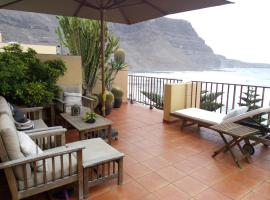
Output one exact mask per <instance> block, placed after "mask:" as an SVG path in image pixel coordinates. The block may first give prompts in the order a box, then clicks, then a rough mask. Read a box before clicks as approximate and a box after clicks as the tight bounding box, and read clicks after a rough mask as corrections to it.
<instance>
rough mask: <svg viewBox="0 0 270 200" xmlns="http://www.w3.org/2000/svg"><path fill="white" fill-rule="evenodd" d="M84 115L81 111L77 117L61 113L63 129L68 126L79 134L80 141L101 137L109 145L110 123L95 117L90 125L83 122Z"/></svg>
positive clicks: (110, 137) (110, 138)
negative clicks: (94, 120)
mask: <svg viewBox="0 0 270 200" xmlns="http://www.w3.org/2000/svg"><path fill="white" fill-rule="evenodd" d="M84 114H85V112H84V111H82V113H81V115H79V116H72V115H71V114H70V113H61V114H60V115H61V117H62V118H63V119H64V121H65V127H67V124H70V125H71V126H72V127H74V128H75V129H76V130H77V131H78V132H79V135H80V140H85V139H91V138H97V137H101V138H103V139H105V140H107V142H108V143H109V144H111V140H112V134H111V128H112V121H110V120H108V119H106V118H104V117H102V116H100V115H97V118H96V122H95V123H92V124H90V123H86V122H85V121H84V120H83V116H84ZM66 123H67V124H66Z"/></svg>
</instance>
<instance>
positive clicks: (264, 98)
mask: <svg viewBox="0 0 270 200" xmlns="http://www.w3.org/2000/svg"><path fill="white" fill-rule="evenodd" d="M168 83H169V84H173V83H182V80H181V79H170V78H158V77H148V76H137V75H128V98H129V100H130V102H131V103H133V102H138V103H142V104H145V105H149V106H150V108H153V107H155V108H158V109H163V95H164V85H165V84H168ZM190 92H191V94H190V96H191V102H190V103H191V105H187V106H190V107H200V108H202V109H206V110H211V111H216V112H220V113H228V111H230V110H231V109H234V108H236V107H239V106H240V105H244V104H249V107H253V108H254V109H255V108H257V107H264V106H269V105H270V104H269V103H270V87H267V86H257V85H247V84H234V83H218V82H206V81H191V91H190ZM252 95H253V97H252ZM252 98H253V101H251V102H250V99H252ZM198 104H199V105H198Z"/></svg>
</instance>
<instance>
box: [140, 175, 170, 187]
mask: <svg viewBox="0 0 270 200" xmlns="http://www.w3.org/2000/svg"><path fill="white" fill-rule="evenodd" d="M136 181H137V182H138V183H140V184H141V185H142V186H143V187H144V188H146V189H147V190H148V191H150V192H153V191H155V190H157V189H159V188H161V187H163V186H165V185H168V184H169V183H168V182H167V181H166V180H165V179H164V178H162V177H161V176H160V175H158V174H157V173H154V172H152V173H150V174H147V175H145V176H143V177H141V178H138V179H137V180H136Z"/></svg>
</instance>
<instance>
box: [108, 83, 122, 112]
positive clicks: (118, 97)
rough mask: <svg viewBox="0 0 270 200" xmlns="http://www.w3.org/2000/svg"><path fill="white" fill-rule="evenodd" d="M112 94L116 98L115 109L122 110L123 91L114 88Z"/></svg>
mask: <svg viewBox="0 0 270 200" xmlns="http://www.w3.org/2000/svg"><path fill="white" fill-rule="evenodd" d="M111 92H112V93H113V96H114V105H113V107H114V108H120V107H121V104H122V99H123V95H124V92H123V90H122V89H120V88H118V87H114V88H112V90H111Z"/></svg>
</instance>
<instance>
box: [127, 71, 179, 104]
mask: <svg viewBox="0 0 270 200" xmlns="http://www.w3.org/2000/svg"><path fill="white" fill-rule="evenodd" d="M181 82H182V80H180V79H170V78H158V77H148V76H137V75H128V98H129V100H130V102H131V103H133V102H138V103H142V104H145V105H149V106H150V108H151V109H152V108H153V107H155V108H158V109H163V94H164V85H165V84H167V83H171V84H173V83H181Z"/></svg>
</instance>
